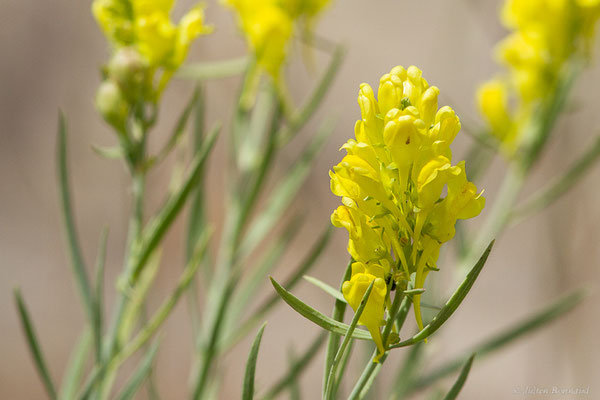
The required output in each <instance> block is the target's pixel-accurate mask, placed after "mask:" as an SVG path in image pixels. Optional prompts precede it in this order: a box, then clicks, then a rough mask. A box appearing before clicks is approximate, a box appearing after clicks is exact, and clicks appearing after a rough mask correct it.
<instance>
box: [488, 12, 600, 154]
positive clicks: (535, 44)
mask: <svg viewBox="0 0 600 400" xmlns="http://www.w3.org/2000/svg"><path fill="white" fill-rule="evenodd" d="M598 17H600V1H598V0H507V1H506V2H505V4H504V9H503V12H502V22H503V23H504V25H505V26H506V27H507V28H508V29H510V30H511V31H512V33H510V34H509V36H507V37H506V38H505V39H504V40H503V41H501V42H500V43H499V45H498V47H497V51H496V54H497V57H498V59H499V60H500V62H501V63H502V64H503V65H504V66H505V68H506V74H505V75H504V76H502V77H499V78H494V79H493V80H492V81H491V82H488V83H486V84H484V85H483V86H482V87H481V88H480V90H479V91H478V96H477V100H478V103H479V109H480V111H481V113H482V115H483V117H484V119H485V120H486V122H487V123H488V125H489V127H490V130H491V132H492V133H493V134H494V135H495V136H496V137H497V138H498V139H500V141H501V142H502V143H503V145H504V148H505V150H506V151H508V152H509V153H511V152H513V151H515V150H516V149H517V148H518V146H519V144H520V140H521V138H522V137H521V136H522V135H521V134H520V132H522V129H518V128H519V127H524V126H526V125H527V124H528V122H529V120H530V119H531V117H532V115H533V114H534V113H535V112H536V109H537V108H538V107H539V105H540V104H541V103H542V102H543V101H544V100H545V99H548V98H549V97H550V96H551V93H552V92H553V91H554V90H555V89H556V87H557V85H558V79H559V76H560V73H561V70H562V68H563V66H564V65H565V63H566V62H567V61H568V60H569V59H571V58H572V57H573V56H575V55H576V54H577V53H581V54H585V53H586V52H587V51H588V49H589V45H590V43H591V39H592V37H593V33H594V26H595V24H596V22H597V20H598ZM509 98H510V99H511V102H510V105H511V107H509V106H508V105H509Z"/></svg>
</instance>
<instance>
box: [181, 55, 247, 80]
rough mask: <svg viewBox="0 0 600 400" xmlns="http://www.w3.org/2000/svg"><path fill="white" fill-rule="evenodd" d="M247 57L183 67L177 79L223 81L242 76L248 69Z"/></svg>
mask: <svg viewBox="0 0 600 400" xmlns="http://www.w3.org/2000/svg"><path fill="white" fill-rule="evenodd" d="M247 65H248V59H247V58H246V57H240V58H232V59H230V60H220V61H209V62H203V63H196V64H186V65H182V66H181V68H179V70H178V71H177V74H176V77H178V78H182V79H196V80H202V81H204V80H210V79H222V78H228V77H231V76H236V75H240V74H241V73H242V72H244V70H245V69H246V66H247Z"/></svg>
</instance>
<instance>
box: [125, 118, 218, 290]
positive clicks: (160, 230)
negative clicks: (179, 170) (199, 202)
mask: <svg viewBox="0 0 600 400" xmlns="http://www.w3.org/2000/svg"><path fill="white" fill-rule="evenodd" d="M218 131H219V127H215V128H213V131H212V133H211V134H210V135H209V136H208V138H207V140H206V142H205V144H204V146H203V149H202V151H201V152H199V154H198V156H197V157H196V158H195V159H194V161H193V162H192V166H191V167H190V170H191V171H190V173H189V175H188V177H187V178H186V180H185V182H184V183H183V185H182V187H181V189H180V190H179V192H177V193H176V194H175V195H173V196H172V197H171V198H170V199H169V200H168V201H167V202H166V204H165V205H164V206H163V207H162V209H161V211H160V213H159V214H158V215H157V216H156V217H155V218H154V220H153V221H152V222H150V223H149V226H148V228H147V229H146V230H145V232H144V234H143V239H142V244H141V245H140V249H139V252H138V255H137V257H136V260H135V263H134V265H133V268H132V271H131V277H130V279H131V281H133V282H135V280H136V279H137V277H138V276H139V274H140V272H141V270H142V268H143V267H144V265H145V264H146V261H148V258H149V257H150V255H151V254H152V252H153V251H154V249H155V248H156V246H157V245H158V243H159V242H160V240H161V239H162V238H163V236H164V235H165V233H166V232H167V230H168V228H169V227H170V226H171V224H172V223H173V221H174V220H175V217H176V216H177V215H178V214H179V211H181V209H182V207H183V205H184V204H185V201H186V200H187V198H188V195H189V194H190V192H191V191H192V189H193V188H194V186H195V185H196V183H197V182H198V178H199V177H200V175H201V173H202V170H203V168H204V164H205V162H206V159H207V158H208V155H209V154H210V150H211V149H212V147H213V145H214V143H215V141H216V138H217V133H218Z"/></svg>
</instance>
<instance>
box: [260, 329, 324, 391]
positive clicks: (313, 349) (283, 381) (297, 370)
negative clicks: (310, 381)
mask: <svg viewBox="0 0 600 400" xmlns="http://www.w3.org/2000/svg"><path fill="white" fill-rule="evenodd" d="M324 341H325V334H324V332H323V333H321V334H320V335H319V336H317V337H316V338H315V340H314V341H313V342H312V343H311V345H310V346H309V347H308V349H307V350H306V351H305V352H304V353H303V355H302V357H300V358H299V359H298V360H296V362H294V363H293V364H292V365H291V366H290V368H289V369H288V371H287V373H286V374H285V375H284V376H282V377H281V378H280V379H279V380H278V381H277V382H276V383H275V384H274V385H273V387H272V388H271V389H269V390H268V391H267V393H266V394H265V395H264V396H263V397H262V399H263V400H271V399H274V398H276V397H277V396H278V395H279V394H281V392H283V391H284V390H285V389H286V388H287V387H288V386H290V385H292V384H293V383H294V382H295V381H296V380H297V379H298V376H300V374H301V373H302V372H303V371H304V370H305V369H306V367H307V366H308V364H309V363H310V361H311V360H312V359H313V358H314V357H315V355H316V354H317V352H318V351H319V349H320V348H321V345H322V344H323V342H324Z"/></svg>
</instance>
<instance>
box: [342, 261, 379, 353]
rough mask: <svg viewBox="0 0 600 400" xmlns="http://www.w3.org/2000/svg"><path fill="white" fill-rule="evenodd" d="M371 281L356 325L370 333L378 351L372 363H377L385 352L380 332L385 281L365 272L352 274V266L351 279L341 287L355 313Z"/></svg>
mask: <svg viewBox="0 0 600 400" xmlns="http://www.w3.org/2000/svg"><path fill="white" fill-rule="evenodd" d="M373 281H375V283H374V284H373V289H372V290H371V294H370V296H369V299H368V300H367V304H366V306H365V308H364V310H363V313H362V315H361V316H360V319H359V320H358V323H359V324H361V325H364V326H365V327H366V328H367V329H368V330H369V332H370V333H371V337H372V338H373V341H374V342H375V344H376V345H377V349H378V351H379V353H378V354H377V357H376V358H375V359H374V361H375V362H378V360H379V357H380V356H381V355H382V354H383V353H384V352H385V348H384V347H383V340H382V338H381V331H380V328H381V325H382V324H383V317H384V312H385V299H386V296H387V286H386V284H385V281H384V280H383V279H382V278H380V277H376V276H375V275H372V274H370V273H367V272H357V273H354V265H353V274H352V278H351V279H350V280H349V281H346V282H344V284H343V285H342V294H343V295H344V298H345V299H346V300H347V301H348V304H350V307H352V308H353V309H354V310H355V311H356V309H357V308H358V306H359V305H360V301H361V300H362V298H363V296H364V295H365V292H366V291H367V289H368V288H369V285H370V284H371V282H373Z"/></svg>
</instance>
